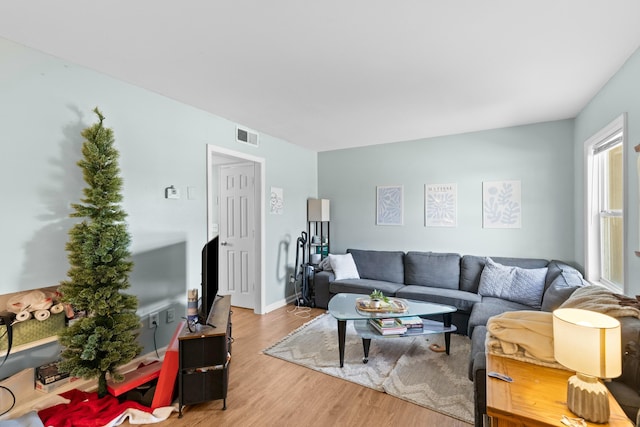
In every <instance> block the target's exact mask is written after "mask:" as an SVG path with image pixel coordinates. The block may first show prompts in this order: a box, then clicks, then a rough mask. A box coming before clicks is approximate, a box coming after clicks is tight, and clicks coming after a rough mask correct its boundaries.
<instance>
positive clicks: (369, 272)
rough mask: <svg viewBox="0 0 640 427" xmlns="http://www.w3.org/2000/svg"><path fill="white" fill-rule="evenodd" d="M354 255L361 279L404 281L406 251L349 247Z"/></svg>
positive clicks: (348, 250) (348, 251) (349, 250)
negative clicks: (368, 249)
mask: <svg viewBox="0 0 640 427" xmlns="http://www.w3.org/2000/svg"><path fill="white" fill-rule="evenodd" d="M347 253H350V254H351V255H352V256H353V260H354V261H355V262H356V266H357V267H358V273H359V274H360V278H361V279H372V280H383V281H386V282H395V283H404V252H400V251H367V250H362V249H347Z"/></svg>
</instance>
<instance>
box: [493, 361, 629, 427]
mask: <svg viewBox="0 0 640 427" xmlns="http://www.w3.org/2000/svg"><path fill="white" fill-rule="evenodd" d="M491 371H495V372H500V373H502V374H506V375H508V376H510V377H511V378H513V382H511V383H508V382H505V381H502V380H499V379H495V378H490V377H487V415H489V416H490V417H491V426H492V427H524V426H526V427H530V426H531V427H558V426H562V425H563V424H562V423H561V422H560V419H561V418H562V416H563V415H566V416H567V417H571V418H574V417H575V415H574V414H572V413H571V411H570V410H569V408H568V407H567V380H568V379H569V377H570V376H572V375H573V373H572V372H570V371H565V370H562V369H553V368H547V367H544V366H538V365H533V364H531V363H526V362H521V361H518V360H515V359H510V358H506V357H500V356H494V355H491V354H489V355H487V372H491ZM609 406H610V407H611V418H609V422H608V423H607V424H594V423H587V425H588V426H590V427H591V426H593V427H597V426H600V427H602V426H624V427H633V423H632V422H631V420H629V418H627V416H626V415H625V413H624V411H623V410H622V408H620V405H619V404H618V402H616V400H615V399H614V398H613V396H611V395H609Z"/></svg>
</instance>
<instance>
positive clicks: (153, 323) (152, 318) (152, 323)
mask: <svg viewBox="0 0 640 427" xmlns="http://www.w3.org/2000/svg"><path fill="white" fill-rule="evenodd" d="M157 326H160V316H159V315H158V313H151V314H150V315H149V328H150V329H153V328H155V327H157Z"/></svg>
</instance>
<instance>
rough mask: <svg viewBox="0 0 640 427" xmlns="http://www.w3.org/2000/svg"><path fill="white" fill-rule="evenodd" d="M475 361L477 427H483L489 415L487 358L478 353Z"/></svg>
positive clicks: (474, 396)
mask: <svg viewBox="0 0 640 427" xmlns="http://www.w3.org/2000/svg"><path fill="white" fill-rule="evenodd" d="M473 359H474V360H473V400H474V406H473V409H474V419H475V427H482V426H483V425H484V417H485V415H486V413H487V358H486V356H485V354H484V353H477V354H476V355H475V357H474V358H473Z"/></svg>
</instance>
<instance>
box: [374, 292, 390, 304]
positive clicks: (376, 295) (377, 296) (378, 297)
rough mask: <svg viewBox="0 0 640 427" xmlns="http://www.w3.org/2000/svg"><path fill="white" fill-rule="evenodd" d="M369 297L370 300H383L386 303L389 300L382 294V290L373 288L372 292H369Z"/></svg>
mask: <svg viewBox="0 0 640 427" xmlns="http://www.w3.org/2000/svg"><path fill="white" fill-rule="evenodd" d="M369 298H371V300H372V301H384V302H387V303H388V302H389V297H386V296H384V294H383V293H382V291H379V290H377V289H374V290H373V292H371V294H370V295H369Z"/></svg>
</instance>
